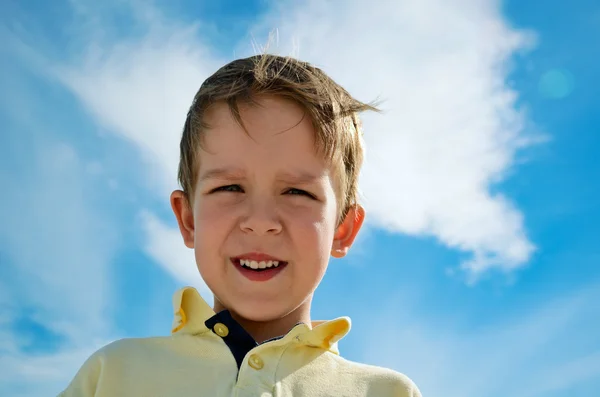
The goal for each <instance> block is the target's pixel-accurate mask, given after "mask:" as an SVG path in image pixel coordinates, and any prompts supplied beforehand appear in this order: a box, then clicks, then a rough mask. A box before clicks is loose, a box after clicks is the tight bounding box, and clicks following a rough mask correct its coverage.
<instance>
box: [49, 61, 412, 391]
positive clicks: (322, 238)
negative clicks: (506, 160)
mask: <svg viewBox="0 0 600 397" xmlns="http://www.w3.org/2000/svg"><path fill="white" fill-rule="evenodd" d="M363 110H375V108H374V107H372V106H370V105H367V104H364V103H361V102H359V101H357V100H355V99H354V98H352V97H351V96H350V95H349V94H348V93H347V92H346V91H345V90H344V89H343V88H342V87H340V86H339V85H338V84H336V83H335V82H334V81H332V80H331V79H330V78H329V77H328V76H327V75H326V74H325V73H323V72H322V71H321V70H320V69H318V68H315V67H313V66H311V65H310V64H308V63H304V62H300V61H298V60H295V59H292V58H288V57H279V56H274V55H259V56H254V57H250V58H246V59H239V60H236V61H233V62H231V63H229V64H228V65H225V66H224V67H222V68H221V69H219V70H218V71H217V72H216V73H215V74H214V75H212V76H211V77H209V78H208V79H207V80H206V81H205V82H204V83H203V84H202V87H201V88H200V90H199V91H198V93H197V94H196V97H195V98H194V102H193V103H192V106H191V108H190V111H189V113H188V116H187V120H186V123H185V127H184V131H183V137H182V140H181V147H180V148H181V159H180V164H179V181H180V183H181V186H182V190H177V191H175V192H173V193H172V195H171V206H172V208H173V211H174V213H175V216H176V218H177V222H178V224H179V229H180V231H181V234H182V236H183V241H184V243H185V245H186V246H187V247H189V248H193V249H194V251H195V257H196V263H197V266H198V269H199V271H200V274H201V275H202V278H203V279H204V281H205V282H206V284H207V285H208V287H209V288H210V289H211V291H212V292H213V294H214V308H211V307H209V306H208V305H207V304H206V303H205V302H204V300H202V298H201V297H200V295H199V294H198V293H197V292H196V290H194V289H192V288H184V289H182V290H180V291H178V292H177V293H176V294H175V296H174V298H173V304H174V312H175V322H174V325H173V329H172V335H171V336H169V337H159V338H146V339H128V340H121V341H117V342H114V343H112V344H110V345H108V346H106V347H104V348H102V349H101V350H99V351H98V352H96V353H95V354H94V355H92V357H90V358H89V359H88V360H87V361H86V363H85V364H84V365H83V367H82V368H81V370H80V371H79V373H78V374H77V375H76V376H75V379H74V380H73V381H72V383H71V384H70V385H69V387H68V388H67V390H65V391H64V392H63V393H62V394H61V396H64V397H71V396H97V397H104V396H107V397H108V396H110V397H117V396H177V397H187V396H190V397H191V396H210V397H221V396H239V397H242V396H263V397H266V396H377V397H380V396H396V397H409V396H411V397H420V393H419V391H418V389H417V387H416V386H415V385H414V384H413V383H412V382H411V381H410V380H409V379H408V378H406V377H405V376H404V375H401V374H399V373H396V372H394V371H391V370H388V369H383V368H378V367H373V366H367V365H363V364H357V363H353V362H349V361H347V360H344V359H343V358H341V357H340V356H339V353H338V350H337V342H338V340H340V339H341V338H342V337H343V336H344V335H345V334H346V333H347V332H348V331H349V329H350V320H349V319H348V318H345V317H342V318H338V319H335V320H332V321H326V322H323V321H321V322H313V321H311V318H310V306H311V301H312V296H313V293H314V291H315V289H316V288H317V286H318V284H319V282H320V281H321V278H322V277H323V275H324V273H325V270H326V268H327V264H328V260H329V255H332V256H334V257H336V258H341V257H343V256H344V255H346V253H347V252H348V249H349V248H350V246H351V245H352V243H353V242H354V239H355V237H356V235H357V233H358V231H359V230H360V228H361V225H362V223H363V220H364V217H365V212H364V210H363V208H362V207H361V206H360V205H359V204H358V202H357V189H358V187H357V178H358V173H359V170H360V167H361V164H362V159H363V146H362V138H361V131H360V126H359V122H358V119H357V113H358V112H361V111H363ZM391 342H392V343H393V341H391Z"/></svg>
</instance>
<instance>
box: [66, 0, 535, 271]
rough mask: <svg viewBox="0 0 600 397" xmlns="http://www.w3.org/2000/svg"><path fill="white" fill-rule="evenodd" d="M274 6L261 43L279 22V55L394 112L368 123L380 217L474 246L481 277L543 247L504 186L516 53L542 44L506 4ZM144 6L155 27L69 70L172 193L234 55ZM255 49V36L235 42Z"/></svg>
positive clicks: (513, 144) (369, 189)
mask: <svg viewBox="0 0 600 397" xmlns="http://www.w3.org/2000/svg"><path fill="white" fill-rule="evenodd" d="M273 7H274V8H273V11H272V12H271V13H270V14H269V15H266V16H264V18H262V19H261V21H260V22H259V23H258V24H257V28H256V29H255V32H254V35H255V37H259V38H260V39H257V41H259V42H260V41H261V40H263V41H266V33H265V31H266V30H271V29H273V28H278V29H279V31H278V32H279V39H280V40H279V43H280V44H279V46H277V47H274V46H272V48H271V49H272V50H275V51H279V52H281V53H284V54H285V53H288V54H289V53H294V54H297V55H299V56H301V57H302V58H304V59H307V60H309V61H312V62H314V63H316V64H317V65H320V66H323V67H324V69H325V70H327V71H328V72H329V73H330V74H331V75H332V76H333V77H334V78H335V79H337V80H339V81H340V82H341V83H342V84H343V85H344V86H346V87H347V88H348V89H349V90H350V91H351V92H352V93H353V94H355V95H356V96H358V97H359V98H361V99H364V100H370V99H374V98H376V97H381V98H382V99H384V100H385V102H384V104H383V106H382V107H383V108H384V110H385V111H386V113H385V115H383V116H372V115H369V116H366V117H365V130H366V140H367V145H368V158H367V163H366V165H365V170H364V172H363V175H362V180H361V182H362V188H363V191H364V195H365V198H366V206H367V208H368V211H369V213H370V215H371V216H370V219H371V222H373V223H374V224H375V225H377V226H379V227H384V228H387V229H389V230H392V231H396V232H402V233H407V234H411V235H417V236H422V235H428V236H434V237H436V238H437V239H439V240H440V241H441V242H443V243H444V244H446V245H447V246H449V247H451V248H454V249H458V250H460V251H462V252H465V253H467V254H470V259H467V260H465V261H464V262H463V263H462V268H463V269H466V270H467V271H468V272H469V274H470V276H476V275H478V274H479V273H481V272H483V271H486V270H488V269H491V268H500V269H505V270H512V269H515V268H518V267H520V266H522V265H523V264H525V263H526V262H527V261H528V259H529V258H530V256H531V255H532V253H533V252H534V245H533V244H532V243H531V242H530V241H529V239H528V238H527V234H526V231H525V229H524V225H523V215H522V214H521V213H520V211H519V210H518V208H516V207H515V205H514V204H513V203H512V202H511V201H510V199H509V198H507V197H505V196H504V195H502V193H499V192H497V191H495V190H494V189H495V187H496V184H497V183H498V182H501V181H502V180H503V179H504V178H506V177H507V174H508V172H509V171H511V169H512V167H514V166H515V157H516V155H517V153H518V150H519V149H520V148H522V147H524V146H526V145H527V144H528V143H530V142H531V140H530V137H528V135H527V134H526V133H525V131H524V130H523V125H524V114H523V113H522V112H521V111H520V110H519V109H518V108H517V105H516V100H517V95H516V93H515V92H514V91H513V90H512V89H511V88H510V87H509V86H508V83H507V75H508V72H509V66H510V62H511V57H512V56H513V55H515V53H516V52H518V51H519V50H521V49H523V48H525V47H526V46H527V45H528V44H530V42H531V40H530V36H529V35H527V34H524V33H522V32H517V31H515V30H514V29H511V28H510V27H509V26H508V25H507V24H506V22H505V20H504V18H503V16H502V15H501V13H500V10H499V5H498V4H497V2H495V1H487V2H476V1H461V2H454V3H448V2H444V1H441V0H439V1H438V0H430V1H425V2H424V1H416V0H406V1H403V2H400V3H397V2H396V3H386V4H380V5H378V6H377V7H373V6H372V4H371V3H367V2H353V3H348V4H345V5H344V7H339V6H338V5H337V3H335V2H313V1H309V2H304V3H302V4H300V3H291V2H285V3H282V4H280V3H278V4H277V5H275V4H273ZM137 10H138V11H137V14H139V15H144V18H140V19H139V21H141V23H142V24H143V26H144V28H145V29H146V30H145V31H146V35H143V36H141V37H139V36H138V37H136V38H131V39H126V40H119V41H117V42H112V43H110V44H108V43H104V45H102V44H103V43H102V42H100V43H98V42H91V43H90V44H89V46H88V47H87V48H86V53H85V56H84V57H83V61H80V60H79V59H78V60H76V61H73V62H72V63H70V64H68V65H67V66H65V68H64V69H63V73H61V75H60V77H61V80H62V81H63V82H64V83H65V84H66V86H67V87H69V88H70V89H71V90H72V91H73V92H74V93H75V94H76V95H77V96H78V97H79V98H80V99H81V101H82V102H83V103H84V104H85V106H86V108H87V109H88V110H89V112H90V113H92V114H93V115H94V116H95V117H96V119H97V120H98V122H99V123H101V124H103V125H105V126H107V127H109V128H110V129H111V130H112V131H114V132H115V133H117V134H119V135H120V136H122V137H123V138H125V139H127V140H129V141H131V142H133V143H135V144H136V145H137V146H138V147H139V148H140V149H141V152H142V153H143V154H144V155H145V156H146V158H147V160H148V163H149V164H151V165H153V166H154V168H152V171H151V172H149V178H150V179H151V180H152V182H153V183H156V184H158V185H157V186H159V189H158V190H157V191H159V192H162V193H161V194H163V193H165V192H166V191H167V190H169V189H171V188H173V187H174V179H175V175H176V173H175V170H176V166H177V158H178V153H177V143H178V138H179V134H180V130H181V126H182V123H183V120H184V115H185V112H186V110H187V107H188V106H189V104H190V101H191V98H192V97H193V95H194V93H195V90H196V89H197V88H198V86H199V84H200V83H201V82H202V81H203V79H204V78H205V77H207V76H208V75H209V73H211V72H213V71H214V70H216V68H217V67H218V66H219V65H220V64H222V63H223V60H221V59H219V58H218V57H216V56H214V55H213V54H212V53H211V51H210V50H209V49H208V46H207V45H205V44H204V43H203V42H202V41H201V40H199V39H198V37H202V35H203V34H202V33H203V32H202V28H201V27H200V25H198V26H183V25H181V24H175V23H170V22H169V21H167V20H166V19H164V18H161V17H160V14H159V13H157V12H156V10H154V9H149V10H150V11H148V9H146V8H138V9H137ZM251 52H252V50H251V45H250V43H246V42H243V43H242V44H241V45H240V48H239V49H238V50H237V53H240V54H242V53H246V54H250V53H251ZM174 249H175V248H174ZM177 249H181V248H177Z"/></svg>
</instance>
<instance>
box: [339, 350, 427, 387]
mask: <svg viewBox="0 0 600 397" xmlns="http://www.w3.org/2000/svg"><path fill="white" fill-rule="evenodd" d="M332 359H333V360H335V361H336V363H337V364H338V365H339V367H338V371H337V373H338V374H339V375H340V376H342V377H344V378H347V380H348V381H349V382H351V383H357V384H363V385H368V387H369V388H370V389H371V393H373V395H378V393H376V391H377V390H381V391H382V392H384V391H385V393H383V394H381V395H393V396H407V397H408V396H410V397H421V393H420V391H419V389H418V388H417V386H416V384H415V383H414V382H413V381H412V380H411V379H410V378H409V377H408V376H406V375H404V374H403V373H401V372H398V371H395V370H393V369H390V368H386V367H380V366H376V365H370V364H364V363H360V362H355V361H351V360H348V359H346V358H344V357H342V356H338V355H333V356H332ZM386 393H387V394H386ZM389 393H391V394H389Z"/></svg>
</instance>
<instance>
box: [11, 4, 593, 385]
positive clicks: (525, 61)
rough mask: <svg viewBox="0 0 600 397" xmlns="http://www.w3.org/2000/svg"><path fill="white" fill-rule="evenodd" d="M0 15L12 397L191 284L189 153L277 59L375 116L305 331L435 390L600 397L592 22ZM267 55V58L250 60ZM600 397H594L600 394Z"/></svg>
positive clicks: (518, 15) (218, 11)
mask: <svg viewBox="0 0 600 397" xmlns="http://www.w3.org/2000/svg"><path fill="white" fill-rule="evenodd" d="M212 3H213V2H192V1H183V0H181V1H169V2H166V1H162V2H161V1H156V2H152V3H150V2H140V1H132V2H130V3H128V2H123V1H106V2H103V3H102V5H98V4H95V2H86V1H83V0H71V1H55V2H52V3H51V4H50V2H47V3H43V5H40V4H41V3H39V4H35V5H34V4H33V3H28V4H26V3H23V2H18V1H16V0H8V1H4V2H2V5H0V8H1V11H2V12H0V15H1V16H0V53H1V57H0V59H2V61H1V62H0V83H1V87H2V88H3V89H2V91H1V92H0V104H1V105H0V126H1V131H0V187H1V189H2V196H1V199H0V200H2V201H1V202H0V203H1V205H0V219H1V222H0V369H1V371H0V395H10V396H42V395H53V394H57V393H58V392H59V391H60V390H61V389H62V388H64V387H65V386H66V385H67V384H68V382H69V380H70V379H71V377H72V376H73V375H74V373H75V371H76V370H77V369H78V368H79V366H80V365H81V364H82V362H83V360H85V358H86V357H87V356H88V355H89V354H90V353H91V352H93V351H94V350H95V349H97V348H98V347H100V346H102V345H103V344H105V343H108V342H110V341H112V340H115V339H117V338H123V337H139V336H150V335H165V334H167V333H168V332H169V329H170V325H171V320H172V314H171V295H172V293H173V292H174V291H175V289H177V288H179V287H181V286H184V285H188V284H191V285H194V286H197V287H198V288H199V289H200V291H201V293H202V294H203V295H204V296H205V298H206V299H208V300H210V296H209V295H208V294H207V290H206V287H205V286H204V285H203V283H202V281H201V279H200V277H199V275H198V274H197V271H196V270H195V265H194V262H193V258H192V256H191V252H190V251H188V250H187V249H185V248H184V246H183V244H182V243H181V241H180V237H179V236H178V234H177V232H176V230H175V226H176V224H175V220H174V218H173V216H172V214H171V212H170V208H169V205H168V194H169V193H170V191H171V190H172V189H174V188H176V173H175V171H176V167H177V160H178V158H177V156H178V148H177V145H178V139H179V135H180V131H181V127H182V125H183V122H184V117H185V113H186V111H187V107H188V106H189V104H190V101H191V99H192V97H193V95H194V93H195V91H196V90H197V88H198V87H199V85H200V84H201V83H202V81H203V80H204V79H205V78H206V77H207V76H208V75H209V74H210V73H212V72H213V71H214V70H216V68H217V67H218V66H220V65H221V64H223V63H224V62H227V61H229V60H232V59H234V58H236V57H241V56H246V55H251V54H253V53H254V51H255V47H256V46H260V45H262V44H264V43H266V42H267V37H268V34H269V32H271V31H273V30H274V29H277V34H274V35H273V44H272V45H271V47H270V48H271V51H272V52H278V53H282V54H290V55H295V56H299V57H301V58H303V59H306V60H308V61H311V62H313V63H315V64H318V65H319V66H322V67H323V68H324V69H325V70H326V71H327V72H328V73H329V74H330V75H331V76H332V77H334V78H335V79H336V80H338V81H339V82H340V83H342V84H343V85H344V86H345V87H346V88H347V89H348V90H349V91H350V92H351V93H353V94H354V95H355V96H357V97H359V98H360V99H363V100H366V101H368V100H371V99H374V98H376V97H380V98H382V99H384V103H383V105H382V107H383V109H384V113H383V114H382V115H366V116H365V117H364V127H365V134H366V135H365V139H366V142H367V147H368V152H367V163H366V164H365V169H364V171H363V174H362V176H361V186H362V190H363V196H364V200H363V202H364V205H365V207H366V209H367V214H368V222H367V225H366V228H365V230H364V232H363V233H362V234H361V236H360V238H359V239H358V242H357V244H356V246H355V247H353V250H352V252H351V254H350V255H349V256H348V257H347V258H345V259H343V260H334V261H332V262H331V265H330V268H329V270H328V273H327V275H326V277H325V279H324V281H323V284H322V285H321V286H320V289H319V292H318V294H317V296H316V298H315V304H314V312H313V317H314V318H315V319H327V318H333V317H338V316H342V315H348V316H350V317H351V318H352V321H353V328H352V331H351V333H350V334H349V335H348V336H347V337H346V338H345V339H344V340H343V341H342V342H341V345H340V348H341V350H342V354H343V355H344V356H346V357H347V358H349V359H352V360H358V361H363V362H367V363H370V364H375V365H384V366H388V367H392V368H394V369H395V370H398V371H401V372H403V373H406V374H407V375H408V376H410V377H411V378H412V379H413V380H414V381H415V382H416V383H417V384H418V385H419V387H420V388H421V390H422V391H423V393H424V395H427V396H446V397H454V396H456V397H475V396H477V397H479V396H484V395H485V396H490V397H495V396H505V395H512V396H523V397H525V396H528V397H541V396H543V397H553V396H564V395H570V396H593V395H596V394H597V391H598V390H600V303H598V302H600V267H599V266H598V263H599V260H600V244H599V243H598V235H599V232H600V228H599V226H598V222H599V221H600V206H599V205H598V201H599V200H598V194H599V193H600V185H599V183H598V182H597V180H598V179H599V177H598V176H599V175H600V161H598V156H597V154H596V150H597V149H598V147H599V145H600V135H599V134H598V125H600V104H599V103H598V100H597V92H598V90H599V89H600V72H599V71H600V68H599V67H598V66H599V60H600V59H599V55H598V51H596V50H597V48H598V43H597V39H595V38H596V37H600V6H599V5H598V4H595V2H593V1H591V0H588V1H584V0H580V1H576V2H568V3H564V2H558V1H540V0H535V1H529V2H517V1H509V2H502V3H499V2H496V1H490V0H486V1H452V2H449V1H443V0H430V1H425V2H424V1H418V0H403V1H401V2H397V4H393V5H392V4H381V5H376V6H375V5H374V3H373V2H361V1H355V2H346V3H344V4H343V5H342V3H336V2H333V1H327V2H316V1H307V2H291V1H283V2H270V1H256V2H238V1H222V2H218V5H215V4H212ZM253 43H254V45H253ZM595 392H596V393H595Z"/></svg>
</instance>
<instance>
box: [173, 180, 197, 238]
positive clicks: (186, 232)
mask: <svg viewBox="0 0 600 397" xmlns="http://www.w3.org/2000/svg"><path fill="white" fill-rule="evenodd" d="M171 208H172V209H173V212H174V213H175V217H176V218H177V224H179V231H180V232H181V236H182V237H183V242H184V244H185V246H186V247H188V248H194V213H193V212H192V208H191V206H190V203H189V202H188V200H187V198H186V197H185V193H183V191H181V190H175V191H174V192H173V193H171Z"/></svg>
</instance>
